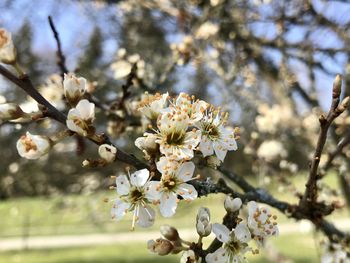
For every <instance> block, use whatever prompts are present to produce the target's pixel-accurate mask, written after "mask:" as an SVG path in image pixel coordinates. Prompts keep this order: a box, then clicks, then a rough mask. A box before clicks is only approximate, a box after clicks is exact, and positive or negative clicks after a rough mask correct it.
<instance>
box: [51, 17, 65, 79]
mask: <svg viewBox="0 0 350 263" xmlns="http://www.w3.org/2000/svg"><path fill="white" fill-rule="evenodd" d="M48 19H49V24H50V27H51V30H52V33H53V35H54V37H55V40H56V44H57V52H56V55H57V65H58V67H59V68H60V71H61V76H62V79H63V76H64V74H65V73H67V72H68V69H67V67H66V57H65V56H64V54H63V52H62V47H61V41H60V37H59V34H58V32H57V30H56V27H55V24H54V22H53V20H52V18H51V16H49V17H48Z"/></svg>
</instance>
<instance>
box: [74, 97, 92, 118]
mask: <svg viewBox="0 0 350 263" xmlns="http://www.w3.org/2000/svg"><path fill="white" fill-rule="evenodd" d="M76 109H77V110H78V111H79V113H80V116H81V118H82V119H83V120H87V119H94V118H95V104H93V103H91V102H89V101H88V100H81V101H79V103H78V104H77V106H76Z"/></svg>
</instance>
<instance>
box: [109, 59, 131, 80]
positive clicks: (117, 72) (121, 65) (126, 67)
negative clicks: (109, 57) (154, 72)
mask: <svg viewBox="0 0 350 263" xmlns="http://www.w3.org/2000/svg"><path fill="white" fill-rule="evenodd" d="M111 68H112V70H113V71H114V78H115V79H121V78H124V77H126V76H127V75H129V74H130V72H131V68H132V64H131V63H130V62H128V61H125V60H119V61H117V62H114V63H113V64H112V65H111Z"/></svg>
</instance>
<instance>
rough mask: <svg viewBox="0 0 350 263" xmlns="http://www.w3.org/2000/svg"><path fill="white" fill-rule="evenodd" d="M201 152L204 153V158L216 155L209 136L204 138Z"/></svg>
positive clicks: (200, 148)
mask: <svg viewBox="0 0 350 263" xmlns="http://www.w3.org/2000/svg"><path fill="white" fill-rule="evenodd" d="M199 150H200V151H201V152H202V154H203V156H204V157H206V156H210V155H213V154H214V149H213V143H212V141H211V140H209V139H208V137H207V136H204V135H203V136H202V140H201V143H200V144H199Z"/></svg>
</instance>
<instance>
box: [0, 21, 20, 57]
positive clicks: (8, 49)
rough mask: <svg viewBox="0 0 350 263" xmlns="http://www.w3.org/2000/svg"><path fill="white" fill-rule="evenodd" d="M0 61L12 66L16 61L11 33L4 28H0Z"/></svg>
mask: <svg viewBox="0 0 350 263" xmlns="http://www.w3.org/2000/svg"><path fill="white" fill-rule="evenodd" d="M0 61H1V62H2V63H6V64H13V63H14V62H15V61H16V49H15V46H14V44H13V41H12V36H11V33H10V32H8V31H6V29H4V28H0Z"/></svg>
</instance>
